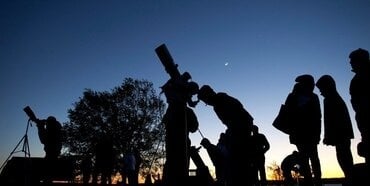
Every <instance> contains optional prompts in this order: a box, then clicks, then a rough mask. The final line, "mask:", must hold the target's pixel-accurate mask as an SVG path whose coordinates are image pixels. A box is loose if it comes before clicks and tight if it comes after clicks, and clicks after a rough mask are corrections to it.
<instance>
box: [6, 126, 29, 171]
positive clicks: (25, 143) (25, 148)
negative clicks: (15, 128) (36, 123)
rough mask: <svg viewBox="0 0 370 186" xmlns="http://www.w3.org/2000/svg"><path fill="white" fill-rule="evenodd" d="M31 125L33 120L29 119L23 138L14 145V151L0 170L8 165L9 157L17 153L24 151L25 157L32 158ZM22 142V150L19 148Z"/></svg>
mask: <svg viewBox="0 0 370 186" xmlns="http://www.w3.org/2000/svg"><path fill="white" fill-rule="evenodd" d="M30 125H31V126H32V124H31V120H30V119H29V120H28V122H27V127H26V132H25V134H24V135H23V137H22V138H21V140H20V141H19V142H18V144H17V145H16V146H15V147H14V149H13V151H12V152H11V153H10V155H9V156H8V158H7V159H6V160H5V162H4V163H3V164H2V165H1V167H0V172H1V170H2V169H3V168H4V166H5V165H6V163H7V162H8V161H9V159H10V158H11V157H12V155H13V154H15V153H18V152H23V153H24V157H25V158H30V157H31V152H30V146H29V144H28V128H29V126H30ZM22 142H23V144H22ZM21 144H22V149H21V150H18V148H19V146H20V145H21ZM17 150H18V151H17Z"/></svg>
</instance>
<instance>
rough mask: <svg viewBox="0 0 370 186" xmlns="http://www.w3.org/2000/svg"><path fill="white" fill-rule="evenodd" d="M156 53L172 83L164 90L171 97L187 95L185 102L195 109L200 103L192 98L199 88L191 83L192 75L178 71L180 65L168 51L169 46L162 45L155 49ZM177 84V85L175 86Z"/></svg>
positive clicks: (166, 85)
mask: <svg viewBox="0 0 370 186" xmlns="http://www.w3.org/2000/svg"><path fill="white" fill-rule="evenodd" d="M155 52H156V53H157V56H158V57H159V59H160V61H161V63H162V65H163V66H164V68H165V70H166V72H167V73H168V74H169V75H170V77H171V80H173V81H172V83H170V84H171V85H168V83H166V84H165V85H164V86H162V87H161V88H162V90H163V91H164V92H165V93H166V91H167V92H171V93H169V95H174V92H176V93H175V94H183V95H185V96H184V98H185V99H187V100H185V101H186V102H187V103H188V104H189V106H191V107H195V105H196V104H197V103H198V101H193V100H191V96H192V95H193V94H195V93H196V92H198V89H199V86H198V84H197V83H196V82H189V80H190V79H191V75H190V74H189V72H184V73H183V74H181V73H180V72H179V70H178V68H177V67H178V65H177V64H175V62H174V60H173V58H172V56H171V54H170V52H169V51H168V49H167V46H166V45H165V44H161V45H160V46H158V47H157V48H156V49H155ZM174 84H176V85H174ZM171 86H177V88H173V87H172V88H169V87H171ZM179 90H183V91H184V92H179ZM181 97H182V96H178V97H177V98H175V99H179V98H181Z"/></svg>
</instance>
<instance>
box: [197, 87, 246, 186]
mask: <svg viewBox="0 0 370 186" xmlns="http://www.w3.org/2000/svg"><path fill="white" fill-rule="evenodd" d="M198 98H199V100H202V101H203V102H204V103H206V104H207V105H211V106H213V110H214V111H215V113H216V115H217V116H218V118H219V119H220V120H221V122H222V123H223V124H225V125H226V127H227V130H228V132H229V134H230V136H229V137H230V145H229V150H230V159H231V160H230V170H231V171H230V172H231V183H230V185H236V184H240V183H246V185H248V186H249V185H252V184H253V183H252V182H253V181H252V179H253V172H252V166H251V165H252V162H251V161H252V160H251V153H250V149H251V148H253V146H252V144H251V128H252V125H253V118H252V116H251V115H250V114H249V113H248V112H247V110H246V109H244V107H243V105H242V104H241V102H240V101H239V100H237V99H236V98H234V97H231V96H229V95H228V94H226V93H223V92H219V93H216V92H215V91H214V90H213V89H212V88H211V87H210V86H209V85H204V86H202V87H201V89H200V90H199V93H198Z"/></svg>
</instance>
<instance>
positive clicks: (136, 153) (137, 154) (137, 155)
mask: <svg viewBox="0 0 370 186" xmlns="http://www.w3.org/2000/svg"><path fill="white" fill-rule="evenodd" d="M134 156H135V177H136V178H135V183H134V184H135V185H138V184H139V171H140V166H141V164H142V163H143V159H142V158H141V155H140V152H139V151H138V150H137V149H134Z"/></svg>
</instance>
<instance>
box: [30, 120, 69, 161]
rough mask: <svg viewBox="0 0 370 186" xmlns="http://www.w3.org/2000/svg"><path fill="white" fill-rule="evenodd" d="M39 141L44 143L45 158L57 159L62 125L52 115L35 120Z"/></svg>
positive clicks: (60, 144) (60, 145)
mask: <svg viewBox="0 0 370 186" xmlns="http://www.w3.org/2000/svg"><path fill="white" fill-rule="evenodd" d="M35 122H36V126H37V129H38V135H39V138H40V142H41V143H42V144H44V151H45V158H46V159H57V158H58V157H59V155H60V152H61V150H62V136H61V135H62V134H61V130H62V125H61V124H60V123H59V121H57V120H56V118H55V117H54V116H49V117H48V118H47V119H46V120H36V121H35Z"/></svg>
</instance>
